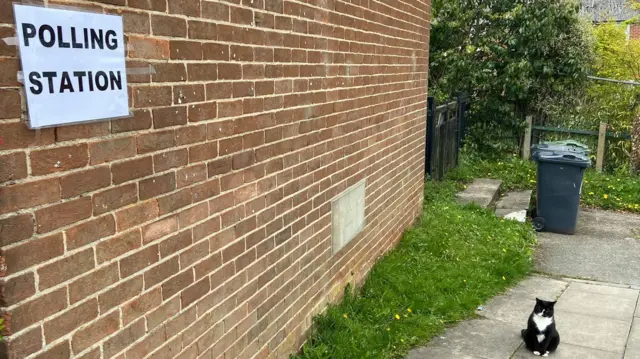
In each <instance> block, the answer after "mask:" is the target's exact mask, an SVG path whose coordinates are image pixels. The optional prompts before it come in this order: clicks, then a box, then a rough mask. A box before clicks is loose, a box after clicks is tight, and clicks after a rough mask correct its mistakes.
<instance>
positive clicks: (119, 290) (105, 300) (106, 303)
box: [98, 275, 142, 313]
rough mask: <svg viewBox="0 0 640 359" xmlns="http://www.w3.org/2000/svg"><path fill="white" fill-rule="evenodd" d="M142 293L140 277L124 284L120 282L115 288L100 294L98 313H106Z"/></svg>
mask: <svg viewBox="0 0 640 359" xmlns="http://www.w3.org/2000/svg"><path fill="white" fill-rule="evenodd" d="M141 292H142V276H141V275H140V276H137V277H134V278H131V279H129V280H128V281H126V282H120V284H118V285H117V286H115V287H113V288H112V289H109V290H108V291H106V292H105V293H102V294H100V296H99V297H98V302H99V303H100V313H106V312H108V311H109V310H110V309H111V308H114V307H116V306H118V305H120V304H122V303H124V302H126V301H127V300H129V299H131V298H133V297H135V296H137V295H139V294H140V293H141Z"/></svg>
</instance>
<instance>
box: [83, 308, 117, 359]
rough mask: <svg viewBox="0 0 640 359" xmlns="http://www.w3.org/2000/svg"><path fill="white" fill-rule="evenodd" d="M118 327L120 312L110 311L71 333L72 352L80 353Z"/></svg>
mask: <svg viewBox="0 0 640 359" xmlns="http://www.w3.org/2000/svg"><path fill="white" fill-rule="evenodd" d="M119 328H120V314H119V312H118V311H114V312H111V313H109V314H107V315H105V316H103V317H101V318H100V319H98V320H97V321H95V322H93V323H91V324H90V325H89V326H87V327H85V328H83V329H82V330H78V331H77V332H75V333H74V334H73V338H72V339H71V346H72V348H73V352H74V353H80V352H82V351H84V350H85V349H87V348H89V347H90V346H92V345H93V344H95V343H97V342H99V341H100V340H102V339H103V338H105V337H107V336H109V335H111V334H113V333H115V332H116V331H117V330H118V329H119Z"/></svg>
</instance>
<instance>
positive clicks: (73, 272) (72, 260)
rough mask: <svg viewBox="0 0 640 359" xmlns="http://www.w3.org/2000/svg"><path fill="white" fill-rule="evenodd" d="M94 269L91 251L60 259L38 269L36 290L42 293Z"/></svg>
mask: <svg viewBox="0 0 640 359" xmlns="http://www.w3.org/2000/svg"><path fill="white" fill-rule="evenodd" d="M94 267H95V263H94V260H93V249H92V248H89V249H86V250H84V251H82V252H78V253H76V254H74V255H71V256H68V257H64V258H61V259H59V260H57V261H55V262H53V263H51V264H47V265H46V266H44V267H41V268H40V269H38V277H39V280H38V288H39V289H40V290H41V291H42V290H45V289H47V288H51V287H53V286H55V285H57V284H60V283H63V282H66V281H68V280H69V279H71V278H73V277H77V276H79V275H82V274H84V273H86V272H88V271H90V270H92V269H93V268H94Z"/></svg>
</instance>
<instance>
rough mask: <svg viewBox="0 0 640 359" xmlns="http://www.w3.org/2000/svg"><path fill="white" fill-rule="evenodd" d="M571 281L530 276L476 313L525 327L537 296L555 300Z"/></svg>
mask: <svg viewBox="0 0 640 359" xmlns="http://www.w3.org/2000/svg"><path fill="white" fill-rule="evenodd" d="M568 284H569V283H567V282H564V281H559V280H555V279H551V278H546V277H538V276H534V277H529V278H527V279H525V280H523V281H522V282H520V284H518V285H517V286H516V287H514V288H512V289H510V290H508V291H507V292H506V293H505V294H503V295H500V296H497V297H494V298H493V299H491V300H490V301H489V302H487V303H486V304H485V305H483V306H482V309H480V310H477V311H476V313H477V314H478V315H480V316H483V317H485V318H488V319H493V320H498V321H501V322H505V323H508V324H510V325H513V326H520V327H522V328H524V326H525V325H526V323H527V320H528V318H529V315H530V314H531V311H532V310H533V307H534V306H535V303H536V298H540V299H547V300H555V299H557V298H558V297H559V296H560V294H562V292H563V291H564V289H565V288H566V287H567V285H568Z"/></svg>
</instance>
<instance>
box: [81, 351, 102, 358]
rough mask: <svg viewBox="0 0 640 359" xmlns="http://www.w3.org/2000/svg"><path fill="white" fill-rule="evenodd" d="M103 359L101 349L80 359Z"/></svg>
mask: <svg viewBox="0 0 640 359" xmlns="http://www.w3.org/2000/svg"><path fill="white" fill-rule="evenodd" d="M100 358H102V354H101V353H100V348H95V349H93V350H91V351H89V352H88V353H86V354H84V355H82V356H80V357H79V358H78V359H100Z"/></svg>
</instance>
